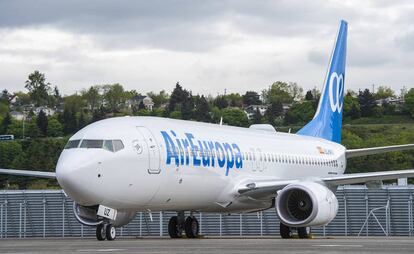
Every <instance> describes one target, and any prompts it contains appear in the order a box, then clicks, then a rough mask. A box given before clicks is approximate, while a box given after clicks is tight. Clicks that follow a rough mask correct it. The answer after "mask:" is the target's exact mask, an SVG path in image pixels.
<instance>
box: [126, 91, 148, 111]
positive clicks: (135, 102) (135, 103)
mask: <svg viewBox="0 0 414 254" xmlns="http://www.w3.org/2000/svg"><path fill="white" fill-rule="evenodd" d="M141 102H142V103H143V104H144V107H145V108H146V109H147V110H150V111H152V109H153V107H154V102H153V101H152V98H151V97H149V96H146V95H136V96H134V97H132V98H131V99H129V100H128V101H127V102H126V105H127V107H128V108H132V107H135V108H139V105H140V104H141Z"/></svg>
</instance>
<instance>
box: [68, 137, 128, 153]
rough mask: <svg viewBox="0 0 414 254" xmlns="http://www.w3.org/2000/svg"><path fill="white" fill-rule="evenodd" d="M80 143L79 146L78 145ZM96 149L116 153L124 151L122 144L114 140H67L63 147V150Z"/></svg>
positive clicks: (120, 141)
mask: <svg viewBox="0 0 414 254" xmlns="http://www.w3.org/2000/svg"><path fill="white" fill-rule="evenodd" d="M79 143H80V145H79ZM78 147H79V148H98V149H105V150H107V151H110V152H118V151H120V150H122V149H124V144H123V143H122V140H119V139H115V140H102V139H83V140H80V139H76V140H69V141H68V143H67V144H66V146H65V149H72V148H78Z"/></svg>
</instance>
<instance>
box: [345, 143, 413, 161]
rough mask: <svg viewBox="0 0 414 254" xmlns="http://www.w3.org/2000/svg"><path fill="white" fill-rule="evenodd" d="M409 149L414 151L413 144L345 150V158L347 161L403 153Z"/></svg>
mask: <svg viewBox="0 0 414 254" xmlns="http://www.w3.org/2000/svg"><path fill="white" fill-rule="evenodd" d="M409 149H414V144H406V145H396V146H381V147H371V148H361V149H347V150H346V158H347V159H348V158H353V157H359V156H365V155H372V154H379V153H387V152H395V151H403V150H409Z"/></svg>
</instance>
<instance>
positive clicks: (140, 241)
mask: <svg viewBox="0 0 414 254" xmlns="http://www.w3.org/2000/svg"><path fill="white" fill-rule="evenodd" d="M105 252H109V253H147V254H152V253H153V254H155V253H156V254H163V253H191V254H193V253H195V254H200V253H215V254H221V253H223V254H227V253H237V254H240V253H254V254H260V253H300V254H303V253H375V254H378V253H414V238H409V237H388V238H384V237H358V238H356V237H351V238H350V237H332V238H316V239H307V240H303V239H289V240H282V239H280V238H276V237H274V238H271V237H265V238H252V237H248V238H245V237H243V238H241V237H240V238H238V237H237V238H213V237H206V238H202V239H169V238H122V239H116V240H115V241H104V242H98V241H97V240H95V239H93V238H83V239H80V238H46V239H43V238H26V239H0V253H105Z"/></svg>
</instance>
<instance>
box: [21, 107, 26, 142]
mask: <svg viewBox="0 0 414 254" xmlns="http://www.w3.org/2000/svg"><path fill="white" fill-rule="evenodd" d="M22 120H23V134H22V138H23V139H24V124H25V121H26V115H25V114H24V113H23V119H22Z"/></svg>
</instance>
